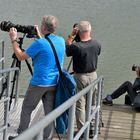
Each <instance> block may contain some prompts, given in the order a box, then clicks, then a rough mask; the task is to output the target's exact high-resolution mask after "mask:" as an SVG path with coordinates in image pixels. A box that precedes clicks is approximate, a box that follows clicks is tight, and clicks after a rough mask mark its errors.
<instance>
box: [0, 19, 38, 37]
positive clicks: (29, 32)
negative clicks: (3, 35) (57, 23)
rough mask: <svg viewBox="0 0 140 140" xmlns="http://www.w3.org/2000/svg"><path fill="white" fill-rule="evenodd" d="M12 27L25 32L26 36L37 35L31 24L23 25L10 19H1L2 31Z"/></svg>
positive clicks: (0, 27) (0, 26)
mask: <svg viewBox="0 0 140 140" xmlns="http://www.w3.org/2000/svg"><path fill="white" fill-rule="evenodd" d="M12 27H14V28H16V29H17V32H21V33H24V34H27V36H33V37H34V36H36V35H37V32H36V29H35V27H34V26H32V25H28V26H25V25H19V24H13V23H12V22H10V21H8V22H7V21H2V22H1V23H0V29H1V30H2V31H7V32H9V30H10V28H12Z"/></svg>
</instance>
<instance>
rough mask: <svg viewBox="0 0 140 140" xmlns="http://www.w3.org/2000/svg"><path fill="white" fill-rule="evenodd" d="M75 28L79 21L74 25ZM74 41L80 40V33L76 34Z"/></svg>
mask: <svg viewBox="0 0 140 140" xmlns="http://www.w3.org/2000/svg"><path fill="white" fill-rule="evenodd" d="M73 28H78V23H75V24H74V25H73ZM74 41H75V42H80V36H79V34H77V35H76V36H75V38H74Z"/></svg>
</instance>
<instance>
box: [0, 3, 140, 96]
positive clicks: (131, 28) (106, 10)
mask: <svg viewBox="0 0 140 140" xmlns="http://www.w3.org/2000/svg"><path fill="white" fill-rule="evenodd" d="M0 13H1V16H0V22H1V21H3V20H5V21H9V20H10V21H11V22H13V23H15V24H21V25H35V24H38V25H40V22H41V18H42V16H43V15H46V14H52V15H55V16H57V17H58V19H59V29H58V30H57V34H59V35H62V36H63V37H64V38H66V37H67V35H68V34H69V33H70V31H71V27H72V25H73V24H74V23H75V22H78V21H80V20H89V21H90V22H91V24H92V26H93V28H94V32H93V33H92V37H93V38H94V39H97V40H98V41H100V42H101V44H102V53H101V55H100V57H99V65H98V75H104V79H105V80H104V91H105V94H108V93H111V92H112V91H113V90H114V89H115V88H116V87H118V85H119V84H120V83H122V82H123V81H125V80H130V81H133V80H134V77H135V72H132V71H131V66H132V64H134V63H135V64H140V62H139V61H140V55H139V53H140V0H107V1H105V0H86V1H85V0H78V1H75V0H71V1H68V0H12V1H10V0H0ZM22 36H23V34H19V37H22ZM0 39H3V40H4V41H5V43H6V66H7V67H8V66H10V65H11V62H12V61H13V59H12V57H11V56H12V49H11V45H10V43H9V36H8V33H7V32H3V31H0ZM32 41H33V39H28V38H25V39H24V43H23V46H22V47H23V48H26V47H27V46H28V44H30V43H31V42H32ZM68 63H69V60H68V59H66V61H65V67H67V65H68ZM20 79H21V80H20V93H21V94H24V93H25V91H26V88H27V85H28V82H27V81H29V79H30V74H29V71H28V69H27V67H26V65H25V63H24V62H22V72H21V77H20Z"/></svg>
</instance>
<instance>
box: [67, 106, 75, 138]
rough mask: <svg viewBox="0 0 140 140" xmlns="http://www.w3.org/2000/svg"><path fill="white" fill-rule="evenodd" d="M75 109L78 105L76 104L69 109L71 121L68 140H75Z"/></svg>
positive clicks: (69, 122)
mask: <svg viewBox="0 0 140 140" xmlns="http://www.w3.org/2000/svg"><path fill="white" fill-rule="evenodd" d="M75 108H76V103H74V104H73V105H72V106H71V107H70V109H69V121H68V140H73V134H74V121H75Z"/></svg>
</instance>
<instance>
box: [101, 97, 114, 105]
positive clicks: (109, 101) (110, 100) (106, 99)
mask: <svg viewBox="0 0 140 140" xmlns="http://www.w3.org/2000/svg"><path fill="white" fill-rule="evenodd" d="M103 104H105V105H110V106H112V105H113V101H112V98H111V96H110V95H107V96H106V97H105V98H104V99H103Z"/></svg>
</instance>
